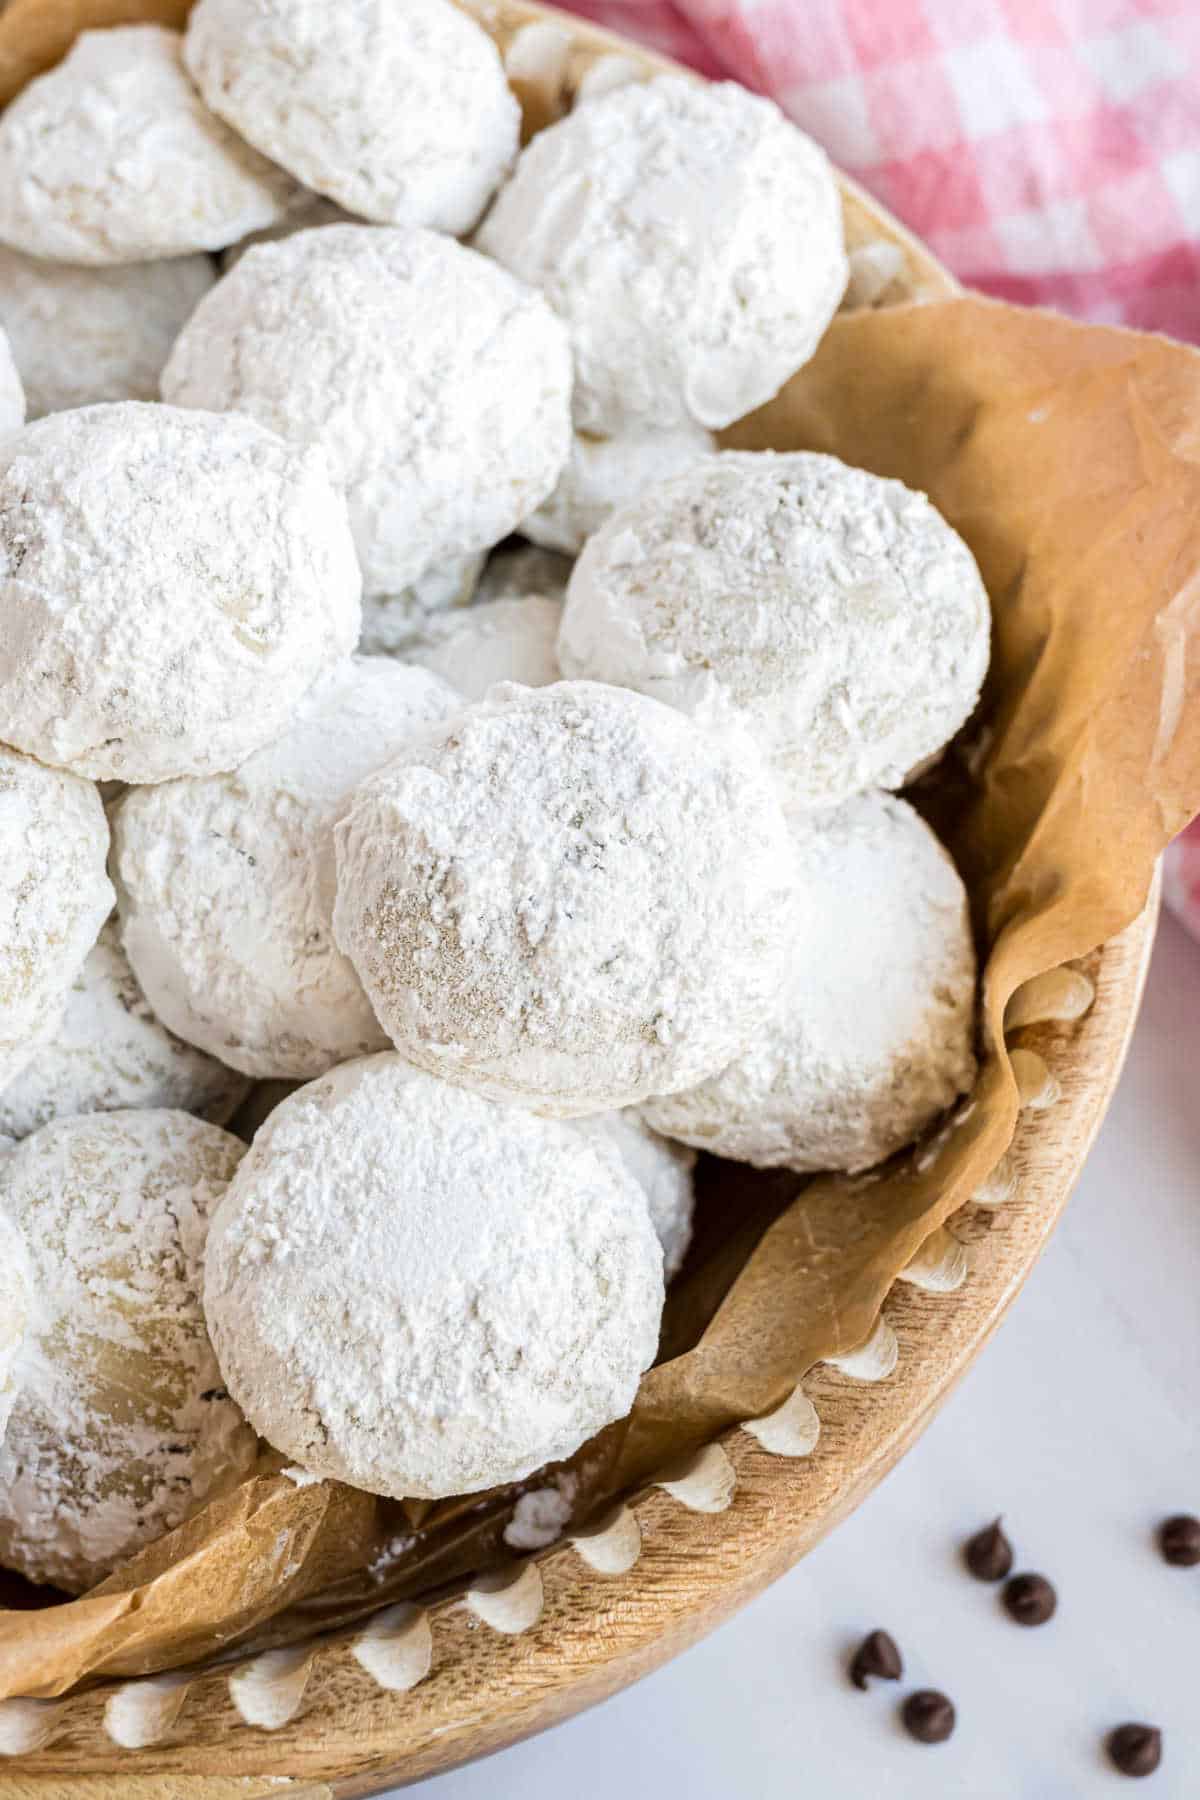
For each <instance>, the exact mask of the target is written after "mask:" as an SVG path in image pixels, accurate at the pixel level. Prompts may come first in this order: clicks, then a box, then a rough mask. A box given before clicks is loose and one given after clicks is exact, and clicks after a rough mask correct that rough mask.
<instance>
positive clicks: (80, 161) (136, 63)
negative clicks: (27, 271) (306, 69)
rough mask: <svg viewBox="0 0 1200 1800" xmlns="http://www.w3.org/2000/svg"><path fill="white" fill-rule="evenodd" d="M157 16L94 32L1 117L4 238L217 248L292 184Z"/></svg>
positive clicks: (54, 255)
mask: <svg viewBox="0 0 1200 1800" xmlns="http://www.w3.org/2000/svg"><path fill="white" fill-rule="evenodd" d="M182 46H183V40H182V38H181V37H180V35H179V33H178V32H175V31H167V30H165V29H164V28H163V27H162V26H159V25H124V26H119V27H117V28H115V29H113V30H110V31H85V32H83V33H81V35H80V36H79V37H77V38H76V39H75V42H74V44H73V45H72V47H71V49H70V50H69V51H68V53H67V55H66V57H65V58H64V59H63V61H62V62H60V63H59V64H58V66H57V67H56V68H53V69H51V70H49V72H48V73H47V74H45V75H39V76H36V77H35V79H34V80H33V81H31V82H30V83H29V84H28V86H27V87H26V88H25V89H24V90H23V91H22V92H21V93H20V94H18V96H17V98H16V99H15V100H13V101H12V102H11V103H10V104H9V105H8V106H7V107H6V108H5V111H4V115H3V117H2V118H0V240H2V241H3V242H4V243H6V244H11V245H13V247H14V248H15V249H17V250H24V251H25V252H26V254H27V255H29V256H44V257H49V258H51V259H53V260H55V261H58V262H68V263H91V264H97V265H99V264H108V263H128V262H153V261H155V260H157V259H158V258H160V257H168V256H186V255H188V254H190V253H191V252H192V251H195V250H220V249H221V248H222V247H223V246H224V245H225V244H232V243H233V242H235V240H236V239H238V238H240V237H245V235H246V233H247V232H248V231H254V230H256V229H257V227H259V226H260V225H270V224H272V223H273V222H274V221H275V220H276V219H278V218H281V217H282V215H283V213H284V212H285V211H286V209H287V207H288V205H289V204H290V203H291V201H292V198H293V196H294V195H295V193H296V188H295V184H294V183H293V182H292V181H291V179H290V178H289V177H288V176H287V175H285V174H284V172H283V171H282V169H277V168H275V167H274V166H273V165H272V164H271V163H269V162H267V161H266V160H265V158H263V157H261V156H259V154H258V153H257V151H255V150H252V149H251V148H250V146H249V145H248V144H246V143H244V142H243V141H242V140H241V139H240V138H238V137H235V136H234V134H233V132H232V131H230V130H229V128H228V126H226V125H224V124H222V122H221V120H220V119H218V118H217V117H216V116H215V114H213V113H210V112H209V110H208V108H207V107H206V106H204V105H203V103H202V102H201V99H200V96H199V95H198V94H197V92H196V90H195V88H194V87H193V86H192V84H191V82H190V81H189V80H188V77H187V73H186V71H185V69H184V67H183V58H182V54H181V52H182Z"/></svg>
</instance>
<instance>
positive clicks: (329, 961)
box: [114, 657, 461, 1078]
mask: <svg viewBox="0 0 1200 1800" xmlns="http://www.w3.org/2000/svg"><path fill="white" fill-rule="evenodd" d="M460 705H461V702H460V700H459V697H458V695H457V694H455V693H454V692H453V690H452V689H450V688H449V687H447V686H446V684H445V683H444V682H442V681H439V680H438V679H437V677H436V676H434V675H431V674H428V673H427V672H426V671H425V670H424V669H414V668H409V667H407V666H406V665H405V664H403V663H398V662H393V661H391V660H390V659H388V658H383V657H356V658H354V659H353V660H352V661H351V662H349V663H348V664H347V665H346V666H345V668H344V669H342V670H340V671H338V672H337V673H335V674H334V675H332V676H330V677H329V679H328V680H326V681H324V682H322V683H321V685H320V686H319V687H318V688H317V689H316V691H315V692H314V693H313V694H311V695H310V696H309V698H308V700H307V701H306V702H305V704H304V705H303V706H302V707H301V709H300V711H299V713H298V714H297V716H296V718H295V719H294V720H293V722H292V724H291V725H290V726H289V727H288V729H287V730H286V731H285V732H284V733H283V734H282V736H281V737H279V738H277V739H276V740H275V742H274V743H272V744H268V745H267V746H266V747H265V748H264V749H262V750H259V751H257V752H256V753H255V755H253V756H251V757H249V758H248V759H247V760H246V761H245V762H244V763H242V765H241V766H240V768H238V769H237V770H236V771H235V772H234V773H232V774H226V775H213V776H209V777H208V778H207V779H206V780H202V781H195V780H191V781H172V782H165V783H163V784H162V785H161V786H158V787H153V788H140V789H137V790H135V791H134V792H132V793H130V794H128V795H127V796H126V797H125V799H124V800H123V801H122V803H121V805H120V808H119V810H118V813H117V816H116V823H115V828H114V835H115V841H116V869H117V878H118V881H119V883H120V888H121V912H122V919H123V936H124V944H125V950H126V953H127V955H128V957H129V960H130V962H131V963H132V965H133V967H134V969H135V971H136V973H137V976H138V979H139V981H140V982H141V984H142V986H143V988H144V989H145V992H146V995H147V997H148V999H149V1000H150V1003H151V1005H152V1006H153V1007H154V1009H155V1011H156V1012H157V1013H158V1015H159V1017H160V1018H161V1019H162V1020H163V1021H164V1022H165V1023H166V1024H167V1025H169V1026H170V1027H171V1029H172V1030H173V1031H176V1032H178V1033H179V1035H180V1036H181V1037H183V1038H185V1039H187V1041H188V1042H189V1043H192V1044H198V1045H200V1047H201V1048H202V1049H204V1050H207V1051H208V1053H209V1054H210V1055H211V1056H216V1057H219V1058H220V1059H221V1060H222V1062H225V1063H228V1064H229V1065H230V1066H231V1067H232V1068H235V1069H240V1070H242V1071H243V1072H244V1073H245V1074H247V1075H255V1076H259V1077H272V1076H275V1077H289V1076H290V1077H300V1078H309V1077H311V1076H314V1075H322V1074H324V1072H325V1070H326V1069H328V1068H329V1067H330V1066H331V1065H332V1064H333V1063H337V1062H342V1061H344V1060H345V1059H346V1058H348V1057H352V1056H362V1055H365V1054H366V1053H367V1052H368V1051H371V1050H380V1049H384V1048H385V1047H386V1046H387V1042H388V1040H387V1034H386V1033H385V1032H384V1031H383V1030H382V1029H381V1028H380V1026H379V1024H378V1022H377V1021H376V1018H375V1015H374V1013H373V1012H372V1011H371V1007H370V1003H369V1002H368V1000H367V997H366V995H365V994H364V993H363V990H362V987H361V985H360V983H359V980H358V977H357V976H356V975H355V973H354V970H353V968H352V966H351V964H350V963H349V962H348V961H347V959H346V958H345V957H344V956H342V955H341V953H340V952H339V951H338V949H337V947H336V945H335V944H334V942H333V918H332V915H333V900H334V885H335V875H334V856H333V822H334V820H335V819H336V818H337V816H338V814H339V813H340V811H341V810H342V808H343V806H344V805H345V803H346V801H347V800H348V798H349V796H350V794H351V793H352V792H353V790H354V789H355V788H356V787H357V786H358V784H359V782H360V781H362V780H364V779H365V778H366V777H367V776H368V775H371V774H373V773H374V771H375V770H376V769H378V768H380V767H382V765H383V764H385V763H386V762H388V761H389V760H390V759H391V757H393V756H394V755H395V754H396V753H397V751H399V750H400V749H402V748H403V746H404V745H405V744H407V743H408V741H409V740H410V739H411V738H412V737H413V736H415V735H417V734H419V733H420V732H421V730H422V729H423V728H424V727H425V726H428V725H432V724H434V723H435V722H436V721H438V720H440V719H444V718H445V717H446V716H447V715H448V714H450V713H453V712H456V711H457V710H458V709H459V707H460Z"/></svg>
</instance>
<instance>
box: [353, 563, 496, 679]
mask: <svg viewBox="0 0 1200 1800" xmlns="http://www.w3.org/2000/svg"><path fill="white" fill-rule="evenodd" d="M482 571H483V555H482V553H477V554H475V555H473V556H455V557H451V559H450V561H449V562H442V563H435V564H434V565H433V567H432V568H430V569H426V571H425V573H424V575H421V576H419V577H418V579H417V580H416V581H414V582H413V584H412V586H411V587H406V588H402V589H401V590H400V592H399V593H398V594H364V595H363V603H362V635H361V636H360V638H359V640H358V647H359V649H360V650H361V651H362V653H363V655H364V656H401V657H403V656H406V655H407V654H408V647H409V645H411V644H416V643H419V642H421V640H422V639H423V638H424V637H425V635H426V633H427V632H428V631H429V629H430V627H431V625H432V624H433V622H434V621H435V620H436V619H437V618H438V617H439V616H440V615H441V614H442V613H444V612H446V611H447V610H448V609H450V608H454V607H460V606H467V605H469V604H470V601H471V599H472V598H473V596H474V593H475V589H476V587H477V585H478V582H479V577H480V574H481V573H482Z"/></svg>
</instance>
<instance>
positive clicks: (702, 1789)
mask: <svg viewBox="0 0 1200 1800" xmlns="http://www.w3.org/2000/svg"><path fill="white" fill-rule="evenodd" d="M863 1403H864V1405H869V1404H870V1391H869V1390H864V1398H863ZM1182 1511H1187V1512H1195V1513H1200V946H1197V945H1193V944H1192V943H1191V942H1190V941H1189V940H1188V939H1187V938H1186V937H1185V936H1184V934H1183V932H1182V931H1181V930H1180V928H1179V927H1178V926H1177V925H1176V924H1175V922H1174V921H1173V920H1172V919H1170V918H1164V921H1163V923H1162V926H1161V928H1160V933H1159V939H1158V944H1157V946H1156V949H1155V953H1154V961H1153V965H1152V968H1151V972H1150V980H1149V985H1148V988H1147V993H1146V1001H1145V1006H1144V1009H1143V1012H1142V1017H1141V1020H1140V1023H1139V1025H1138V1029H1137V1035H1136V1037H1135V1039H1134V1043H1133V1048H1132V1050H1131V1053H1130V1058H1129V1063H1128V1066H1127V1068H1126V1071H1125V1075H1124V1078H1123V1080H1122V1083H1121V1087H1120V1090H1119V1092H1118V1094H1117V1097H1116V1100H1115V1102H1114V1104H1113V1107H1112V1111H1111V1113H1110V1114H1109V1117H1108V1119H1107V1121H1106V1123H1105V1126H1104V1130H1103V1132H1102V1135H1101V1137H1100V1140H1099V1143H1098V1144H1097V1146H1096V1149H1095V1150H1094V1151H1093V1153H1092V1157H1091V1160H1090V1162H1089V1164H1088V1166H1087V1169H1086V1170H1085V1172H1084V1176H1083V1179H1082V1181H1081V1183H1080V1186H1079V1189H1078V1191H1077V1193H1076V1195H1075V1198H1074V1199H1073V1200H1072V1202H1071V1204H1070V1206H1069V1208H1068V1210H1067V1213H1066V1216H1065V1219H1064V1222H1063V1224H1062V1226H1061V1227H1060V1229H1059V1231H1058V1233H1057V1235H1056V1237H1055V1238H1054V1240H1053V1241H1052V1243H1051V1245H1050V1247H1049V1249H1048V1250H1047V1252H1046V1254H1045V1256H1044V1257H1043V1259H1042V1261H1041V1263H1040V1264H1039V1266H1038V1267H1037V1269H1036V1270H1035V1271H1034V1273H1033V1275H1032V1276H1031V1278H1030V1280H1029V1283H1028V1285H1027V1287H1026V1288H1025V1291H1024V1293H1023V1294H1022V1295H1021V1297H1020V1298H1019V1299H1018V1301H1017V1303H1016V1305H1015V1306H1014V1308H1013V1310H1012V1311H1011V1313H1010V1314H1009V1317H1008V1319H1007V1320H1006V1322H1005V1324H1004V1325H1003V1327H1002V1328H1001V1331H1000V1334H999V1336H998V1337H997V1338H996V1339H995V1341H994V1342H993V1343H992V1345H991V1346H990V1347H989V1348H988V1349H987V1350H985V1352H984V1354H983V1356H982V1358H981V1360H980V1362H979V1363H978V1364H977V1366H976V1367H975V1369H974V1370H973V1371H972V1373H971V1374H970V1375H969V1376H968V1377H967V1379H966V1381H965V1382H964V1383H963V1385H962V1387H961V1388H960V1389H959V1390H958V1392H957V1393H956V1394H955V1395H954V1396H953V1398H952V1399H951V1400H950V1401H949V1402H948V1404H947V1405H946V1407H945V1408H944V1410H943V1411H942V1412H941V1413H940V1414H939V1415H938V1417H937V1419H936V1420H935V1421H934V1423H933V1425H932V1426H931V1427H930V1428H929V1430H928V1431H927V1432H926V1434H925V1436H924V1437H923V1438H922V1439H921V1441H920V1443H919V1444H918V1445H917V1446H916V1448H915V1449H914V1450H913V1451H912V1452H911V1453H910V1454H909V1456H908V1457H907V1458H906V1459H905V1461H904V1462H902V1463H901V1465H900V1467H899V1468H898V1469H897V1470H896V1471H895V1472H894V1473H893V1474H892V1475H891V1476H890V1477H889V1478H888V1479H887V1480H886V1481H885V1482H884V1484H883V1486H882V1487H881V1488H879V1489H878V1490H877V1491H876V1492H875V1493H874V1494H873V1495H872V1496H871V1497H870V1499H868V1500H867V1501H866V1503H865V1504H864V1505H863V1506H862V1507H861V1508H860V1510H859V1511H858V1512H857V1513H856V1514H855V1515H854V1517H853V1518H851V1519H850V1520H848V1521H847V1522H846V1523H845V1524H844V1525H842V1526H841V1527H840V1528H839V1529H838V1530H837V1531H836V1532H835V1533H834V1535H833V1536H832V1537H831V1538H830V1539H829V1540H828V1541H827V1542H826V1543H824V1544H822V1545H821V1546H820V1548H819V1549H817V1550H816V1551H814V1552H813V1554H812V1555H811V1556H809V1557H808V1558H807V1559H806V1560H805V1561H804V1562H803V1563H801V1564H800V1566H799V1567H798V1568H796V1569H794V1570H793V1571H792V1572H791V1574H790V1575H788V1576H786V1577H785V1578H784V1579H783V1580H782V1581H780V1582H778V1583H777V1584H776V1585H775V1587H773V1588H771V1589H770V1590H769V1591H768V1592H767V1593H766V1594H765V1595H763V1596H762V1597H761V1598H760V1599H758V1600H756V1601H755V1602H754V1603H753V1604H752V1605H751V1606H749V1607H748V1608H747V1609H746V1611H745V1612H743V1613H741V1614H740V1615H739V1617H738V1618H736V1619H734V1620H733V1621H732V1622H731V1623H730V1624H728V1625H726V1626H724V1627H723V1628H722V1629H721V1630H719V1631H718V1632H716V1633H715V1634H714V1635H713V1636H712V1637H710V1638H708V1639H707V1640H706V1641H705V1642H704V1643H703V1644H701V1645H699V1646H698V1647H697V1648H696V1649H694V1650H691V1651H689V1652H688V1653H687V1654H685V1655H684V1656H681V1657H679V1658H678V1659H677V1660H676V1661H675V1662H673V1663H671V1664H669V1665H668V1667H667V1668H665V1669H663V1670H660V1671H659V1673H658V1674H656V1675H652V1676H651V1677H649V1679H648V1680H646V1681H644V1682H642V1683H641V1684H640V1685H639V1686H637V1687H635V1688H631V1689H630V1690H628V1691H627V1692H626V1693H624V1694H620V1695H618V1696H617V1697H616V1698H615V1699H613V1700H610V1701H608V1702H607V1703H606V1704H605V1705H603V1706H601V1707H598V1708H597V1709H596V1710H594V1711H593V1712H591V1713H586V1714H584V1715H583V1716H582V1717H581V1718H578V1719H574V1720H572V1721H570V1722H569V1723H568V1724H566V1725H562V1726H560V1727H559V1728H558V1729H557V1730H555V1731H551V1732H548V1733H546V1734H544V1735H543V1736H541V1737H539V1738H536V1739H534V1740H532V1741H531V1742H529V1743H526V1744H521V1745H518V1746H517V1747H516V1748H515V1749H512V1750H508V1751H505V1752H504V1753H503V1754H502V1755H500V1756H498V1757H494V1758H492V1759H490V1760H489V1761H487V1762H483V1763H478V1764H475V1765H474V1766H473V1767H470V1768H467V1769H462V1770H458V1771H456V1772H455V1773H453V1774H450V1775H444V1776H440V1777H438V1778H437V1779H436V1780H434V1781H431V1782H429V1783H428V1784H427V1786H426V1788H425V1790H424V1792H425V1793H427V1794H428V1795H429V1797H430V1800H507V1797H508V1796H510V1795H511V1796H514V1797H516V1796H520V1800H612V1796H613V1795H619V1796H620V1800H675V1797H676V1796H681V1797H686V1800H743V1797H744V1800H843V1797H844V1800H864V1797H869V1800H877V1797H878V1800H883V1797H886V1800H942V1797H943V1796H953V1797H954V1800H961V1797H968V1800H1074V1797H1075V1796H1080V1795H1086V1796H1090V1795H1097V1796H1104V1795H1111V1796H1113V1797H1114V1800H1115V1797H1116V1796H1118V1795H1121V1794H1133V1793H1138V1794H1144V1795H1145V1796H1146V1797H1147V1800H1198V1797H1200V1568H1197V1569H1191V1570H1187V1569H1173V1568H1169V1567H1168V1566H1167V1565H1166V1564H1165V1563H1164V1562H1162V1560H1161V1559H1160V1557H1159V1555H1158V1553H1157V1550H1156V1549H1155V1546H1154V1543H1153V1530H1154V1526H1155V1524H1156V1523H1157V1521H1158V1520H1159V1519H1160V1518H1162V1517H1163V1516H1164V1515H1165V1514H1168V1513H1171V1512H1182ZM997 1512H1003V1513H1004V1515H1005V1526H1006V1529H1007V1531H1008V1532H1009V1535H1010V1536H1011V1537H1012V1539H1013V1541H1014V1543H1015V1545H1016V1548H1017V1567H1018V1568H1029V1569H1035V1570H1039V1571H1041V1572H1042V1573H1044V1574H1046V1575H1047V1576H1049V1578H1050V1579H1051V1580H1052V1581H1053V1582H1054V1584H1055V1586H1056V1587H1057V1589H1058V1593H1059V1608H1058V1613H1057V1615H1056V1616H1055V1618H1054V1619H1053V1620H1052V1621H1051V1622H1050V1623H1049V1624H1048V1625H1045V1626H1042V1627H1041V1628H1039V1629H1037V1630H1022V1629H1021V1628H1020V1627H1019V1626H1016V1625H1014V1624H1012V1623H1010V1622H1009V1620H1008V1619H1007V1617H1006V1616H1005V1615H1004V1614H1003V1613H1002V1612H1001V1610H1000V1606H999V1601H998V1598H997V1595H996V1592H995V1590H994V1589H992V1588H990V1587H987V1586H984V1585H983V1584H981V1583H979V1582H975V1581H973V1580H971V1579H970V1577H969V1576H967V1575H966V1574H965V1573H963V1572H962V1570H961V1568H960V1565H959V1561H958V1554H959V1546H960V1544H961V1543H962V1540H963V1539H964V1538H965V1537H966V1536H968V1535H969V1534H970V1533H971V1531H973V1530H974V1529H976V1528H977V1527H978V1526H980V1525H982V1524H985V1523H986V1522H987V1521H988V1520H989V1519H991V1518H992V1517H993V1516H994V1515H995V1514H996V1513H997ZM877 1625H880V1626H884V1627H885V1628H886V1629H887V1630H889V1631H891V1633H892V1634H893V1636H894V1637H895V1638H896V1639H897V1641H898V1643H899V1645H900V1648H901V1651H902V1652H903V1654H904V1658H905V1679H904V1681H903V1682H901V1683H898V1684H891V1683H875V1684H874V1685H873V1688H872V1691H871V1692H869V1693H866V1694H861V1693H858V1692H856V1691H855V1690H854V1689H853V1688H852V1687H851V1686H850V1685H849V1683H848V1682H847V1680H846V1677H845V1674H844V1665H845V1660H846V1656H847V1652H848V1650H849V1649H850V1648H852V1647H853V1645H854V1644H855V1643H856V1642H857V1641H858V1639H859V1638H860V1637H861V1636H862V1635H863V1634H864V1633H865V1632H866V1631H867V1630H869V1629H870V1628H872V1627H873V1626H877ZM915 1686H931V1687H940V1688H943V1689H944V1690H945V1691H946V1692H947V1693H948V1694H949V1695H950V1696H951V1698H952V1699H953V1700H954V1702H955V1704H956V1706H957V1708H958V1728H957V1730H956V1732H955V1734H954V1736H953V1738H952V1739H951V1740H950V1741H949V1743H947V1744H943V1745H938V1746H933V1747H924V1746H921V1745H918V1744H914V1743H912V1742H911V1741H910V1740H909V1739H908V1738H907V1737H906V1736H905V1735H904V1734H903V1732H902V1731H901V1729H900V1727H899V1726H898V1724H897V1723H896V1719H895V1713H896V1705H897V1700H898V1698H899V1694H900V1693H903V1692H905V1691H907V1690H908V1689H909V1688H910V1687H915ZM1129 1719H1142V1720H1147V1721H1149V1722H1151V1723H1153V1724H1157V1725H1159V1726H1160V1727H1161V1729H1162V1730H1163V1732H1164V1734H1165V1752H1164V1757H1163V1763H1162V1767H1161V1768H1160V1769H1159V1771H1158V1773H1157V1774H1156V1775H1154V1776H1153V1777H1151V1778H1150V1779H1149V1780H1147V1781H1144V1782H1140V1783H1135V1782H1131V1781H1128V1780H1124V1779H1122V1778H1121V1777H1120V1776H1118V1775H1116V1774H1115V1773H1114V1772H1113V1771H1111V1770H1110V1769H1109V1768H1108V1766H1107V1765H1106V1763H1105V1762H1104V1760H1103V1757H1102V1754H1101V1752H1100V1748H1099V1745H1100V1740H1101V1738H1102V1736H1103V1734H1104V1733H1105V1731H1106V1730H1108V1729H1109V1728H1110V1727H1111V1726H1113V1725H1116V1724H1120V1723H1123V1722H1124V1721H1126V1720H1129Z"/></svg>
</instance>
